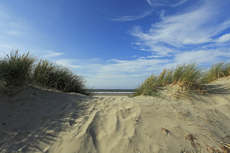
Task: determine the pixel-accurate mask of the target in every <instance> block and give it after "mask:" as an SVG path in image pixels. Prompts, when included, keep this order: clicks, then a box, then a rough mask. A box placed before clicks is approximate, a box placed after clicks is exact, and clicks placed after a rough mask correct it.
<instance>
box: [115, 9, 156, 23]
mask: <svg viewBox="0 0 230 153" xmlns="http://www.w3.org/2000/svg"><path fill="white" fill-rule="evenodd" d="M152 13H153V11H145V12H144V13H141V14H138V15H136V16H122V17H119V18H114V19H111V20H112V21H133V20H138V19H142V18H145V17H147V16H149V15H152Z"/></svg>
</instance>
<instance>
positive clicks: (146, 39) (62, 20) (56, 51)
mask: <svg viewBox="0 0 230 153" xmlns="http://www.w3.org/2000/svg"><path fill="white" fill-rule="evenodd" d="M229 7H230V1H229V0H97V1H95V0H20V1H18V0H7V1H6V0H5V1H1V2H0V56H4V54H3V53H6V54H8V53H10V52H11V51H15V50H17V49H18V50H19V53H20V54H23V53H26V52H28V51H30V53H31V54H32V55H34V56H37V57H38V59H40V58H42V59H48V60H50V61H53V62H56V63H57V64H61V65H64V66H67V67H69V68H70V69H71V70H72V71H74V72H75V73H76V74H78V75H81V76H83V77H84V78H85V79H86V80H87V87H89V88H91V87H93V88H95V89H97V88H113V89H117V88H121V89H128V88H136V87H138V85H140V84H141V83H142V82H143V81H144V79H145V78H147V77H148V76H150V75H151V74H158V73H160V72H161V71H162V70H163V69H164V68H171V67H175V66H176V65H177V64H182V63H185V62H191V61H196V62H198V64H200V65H202V66H204V67H208V66H210V65H211V64H214V63H216V62H219V61H228V60H229V57H230V16H229V14H230V9H229Z"/></svg>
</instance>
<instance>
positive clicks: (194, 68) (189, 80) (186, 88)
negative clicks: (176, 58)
mask: <svg viewBox="0 0 230 153" xmlns="http://www.w3.org/2000/svg"><path fill="white" fill-rule="evenodd" d="M229 75H230V63H225V62H219V63H216V64H214V65H212V66H211V67H210V68H209V69H208V70H206V69H203V68H201V67H200V66H199V65H197V64H196V63H189V64H187V65H186V64H182V65H177V67H176V68H175V69H173V68H171V69H164V70H163V71H162V72H161V73H160V74H159V75H155V74H153V75H151V76H150V77H148V78H147V79H145V81H144V82H143V83H142V84H141V85H140V86H139V87H138V88H137V89H136V91H135V92H134V94H133V96H139V95H145V96H159V93H158V91H159V90H158V89H160V88H161V87H165V88H166V87H167V89H168V90H170V95H171V96H173V97H176V98H178V97H180V96H188V95H190V94H193V93H198V94H205V93H208V91H209V88H208V87H207V84H208V83H211V82H213V81H215V80H217V79H218V78H222V77H227V76H229Z"/></svg>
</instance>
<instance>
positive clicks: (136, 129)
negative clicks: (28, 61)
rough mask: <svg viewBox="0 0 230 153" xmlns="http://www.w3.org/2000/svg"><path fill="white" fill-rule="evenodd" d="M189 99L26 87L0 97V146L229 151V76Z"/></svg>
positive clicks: (66, 152)
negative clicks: (91, 94)
mask: <svg viewBox="0 0 230 153" xmlns="http://www.w3.org/2000/svg"><path fill="white" fill-rule="evenodd" d="M211 85H212V86H213V89H215V90H213V92H212V93H211V95H208V96H194V97H193V98H192V99H190V100H189V99H185V98H184V99H179V100H177V99H173V98H170V97H168V98H155V97H143V96H139V97H135V98H129V97H119V96H116V97H113V96H107V97H88V96H83V95H80V94H66V93H61V92H57V91H52V90H45V89H42V88H35V87H24V88H23V89H22V90H18V91H17V92H16V93H15V94H14V95H11V96H2V97H1V98H0V122H1V123H0V124H1V125H0V152H47V153H78V152H79V153H155V152H156V153H158V152H159V153H161V152H162V153H165V152H168V153H174V152H175V153H182V152H202V153H206V152H218V151H219V152H224V153H228V152H230V149H229V148H230V146H229V144H230V92H229V91H228V90H227V89H228V88H229V87H230V80H229V78H228V79H222V80H220V81H216V82H215V83H213V84H211Z"/></svg>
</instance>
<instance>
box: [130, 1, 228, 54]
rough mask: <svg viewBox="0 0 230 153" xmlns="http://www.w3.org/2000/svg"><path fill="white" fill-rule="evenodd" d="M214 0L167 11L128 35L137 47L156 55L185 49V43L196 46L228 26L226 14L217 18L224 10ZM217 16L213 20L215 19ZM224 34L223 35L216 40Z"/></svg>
mask: <svg viewBox="0 0 230 153" xmlns="http://www.w3.org/2000/svg"><path fill="white" fill-rule="evenodd" d="M218 3H219V2H218V1H214V0H212V1H204V3H203V4H202V5H200V6H194V7H193V8H191V7H190V8H189V9H188V10H187V11H186V10H184V11H183V13H180V14H176V15H168V16H164V17H163V18H162V21H160V22H158V23H155V24H153V25H152V27H151V28H150V29H149V31H147V32H143V31H142V30H141V28H140V27H135V28H134V29H133V31H132V32H131V35H133V36H135V37H137V38H138V41H137V42H135V43H134V44H136V46H138V47H139V49H142V50H143V49H146V50H149V51H152V52H155V53H157V54H158V55H170V54H172V53H177V52H178V51H179V50H181V49H183V50H184V51H185V50H187V45H190V46H189V47H190V48H188V49H191V46H193V47H197V45H198V46H199V45H203V44H204V43H214V42H215V40H214V39H213V38H212V37H213V36H215V35H216V34H219V33H220V32H221V31H223V30H224V29H227V28H229V27H230V24H228V23H229V21H230V17H228V18H225V19H223V18H221V15H222V14H223V13H227V12H224V11H226V10H227V8H226V7H225V9H223V8H222V7H223V5H220V4H218ZM215 19H217V20H215ZM227 38H228V35H227V36H223V37H222V38H220V39H219V41H221V40H222V41H224V40H226V39H227Z"/></svg>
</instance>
